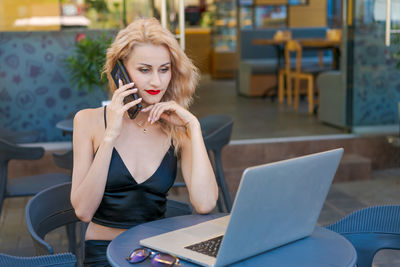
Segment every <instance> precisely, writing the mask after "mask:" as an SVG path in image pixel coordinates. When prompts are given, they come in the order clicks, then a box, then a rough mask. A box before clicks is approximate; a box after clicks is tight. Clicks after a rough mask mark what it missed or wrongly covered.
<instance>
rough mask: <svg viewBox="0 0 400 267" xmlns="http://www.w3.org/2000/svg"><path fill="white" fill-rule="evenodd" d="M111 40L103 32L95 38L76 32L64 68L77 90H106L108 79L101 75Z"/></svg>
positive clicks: (89, 91)
mask: <svg viewBox="0 0 400 267" xmlns="http://www.w3.org/2000/svg"><path fill="white" fill-rule="evenodd" d="M111 41H112V38H111V37H107V36H106V35H105V34H104V33H103V34H102V35H100V36H99V37H97V38H91V37H89V36H85V34H83V33H80V34H77V36H76V38H75V51H74V54H73V55H71V56H69V57H67V58H66V62H65V63H66V68H67V70H68V72H69V73H70V74H71V75H72V77H71V79H72V82H73V83H74V85H75V86H76V87H77V89H78V90H84V91H87V92H88V93H91V92H93V90H95V89H100V90H104V91H106V90H107V84H108V80H107V77H106V76H105V75H101V72H102V68H103V66H104V63H105V60H106V50H107V48H108V47H109V46H110V44H111Z"/></svg>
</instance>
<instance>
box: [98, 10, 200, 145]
mask: <svg viewBox="0 0 400 267" xmlns="http://www.w3.org/2000/svg"><path fill="white" fill-rule="evenodd" d="M139 44H152V45H162V46H164V47H165V48H167V50H168V51H169V54H170V57H171V74H172V75H171V81H170V83H169V85H168V89H167V90H166V92H165V95H164V96H163V98H162V99H161V101H171V100H173V101H175V102H177V103H178V104H179V105H181V106H183V107H184V108H186V109H187V108H188V107H189V105H190V104H191V103H192V101H193V94H194V91H195V89H196V86H197V83H198V81H199V73H198V69H197V68H196V67H195V66H194V65H193V63H192V61H191V60H190V59H189V58H188V57H187V56H186V54H185V53H184V52H183V51H182V49H181V47H180V45H179V44H178V42H177V41H176V39H175V37H174V36H173V35H172V33H171V32H170V31H169V30H167V29H165V28H163V27H162V26H161V24H160V23H159V21H158V20H157V19H155V18H141V19H137V20H135V21H133V22H132V23H131V24H129V25H128V26H127V27H126V28H124V29H122V30H120V31H119V32H118V34H117V36H116V38H115V40H114V42H113V43H112V44H111V46H110V48H108V49H107V55H106V63H105V65H104V68H103V73H104V74H106V75H107V78H108V81H109V87H110V90H111V92H114V91H115V90H116V86H115V84H114V82H113V80H112V78H111V70H112V68H113V67H114V65H115V63H116V62H117V60H118V59H121V60H123V61H125V60H126V59H127V58H128V57H129V55H130V54H131V53H132V51H133V49H134V47H135V46H136V45H139ZM159 123H160V124H161V127H162V130H163V131H164V132H165V133H166V134H167V135H168V136H169V137H170V138H172V140H173V143H174V145H175V152H178V151H179V150H180V148H181V145H182V139H183V137H184V136H183V135H184V134H186V133H185V131H182V130H181V129H178V127H174V126H173V125H171V124H169V123H167V122H166V121H164V120H160V122H159Z"/></svg>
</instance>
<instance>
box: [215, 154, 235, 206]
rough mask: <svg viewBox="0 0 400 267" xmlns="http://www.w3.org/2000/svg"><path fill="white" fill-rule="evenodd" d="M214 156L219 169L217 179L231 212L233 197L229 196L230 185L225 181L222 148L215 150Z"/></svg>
mask: <svg viewBox="0 0 400 267" xmlns="http://www.w3.org/2000/svg"><path fill="white" fill-rule="evenodd" d="M214 157H215V158H214V160H215V165H216V166H215V167H216V170H217V175H216V179H217V182H218V184H219V186H220V188H221V191H222V196H223V198H224V202H225V207H226V210H227V211H228V212H231V209H232V202H231V197H230V196H229V190H228V187H227V185H226V182H225V177H224V171H223V169H222V160H221V150H216V151H214Z"/></svg>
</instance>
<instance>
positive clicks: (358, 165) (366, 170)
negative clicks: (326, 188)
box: [334, 154, 372, 182]
mask: <svg viewBox="0 0 400 267" xmlns="http://www.w3.org/2000/svg"><path fill="white" fill-rule="evenodd" d="M371 162H372V161H371V159H369V158H367V157H364V156H361V155H359V154H344V155H343V158H342V160H341V162H340V164H339V168H338V170H337V172H336V175H335V178H334V182H348V181H360V180H369V179H371V165H372V163H371Z"/></svg>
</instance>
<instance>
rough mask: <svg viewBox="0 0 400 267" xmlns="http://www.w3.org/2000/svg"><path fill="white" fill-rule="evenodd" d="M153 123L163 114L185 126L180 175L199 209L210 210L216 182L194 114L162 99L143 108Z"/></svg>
mask: <svg viewBox="0 0 400 267" xmlns="http://www.w3.org/2000/svg"><path fill="white" fill-rule="evenodd" d="M148 111H150V114H149V121H150V122H151V123H154V122H155V121H157V120H158V119H160V118H163V119H165V120H167V121H169V122H171V123H173V124H175V125H180V126H184V127H186V130H187V132H188V135H187V136H186V138H185V139H184V142H183V145H182V151H181V168H182V174H183V178H184V180H185V183H186V186H187V188H188V191H189V196H190V202H191V203H192V205H193V207H194V208H195V210H196V211H197V212H198V213H209V212H210V211H212V209H213V208H214V207H215V204H216V201H217V198H218V186H217V183H216V180H215V175H214V171H213V169H212V166H211V163H210V159H209V158H208V154H207V151H206V148H205V145H204V141H203V136H202V134H201V128H200V123H199V121H198V120H197V118H196V117H195V116H194V115H193V114H192V113H190V112H189V111H188V110H186V109H185V108H183V107H181V106H180V105H178V104H177V103H175V102H174V101H169V102H162V103H158V104H155V105H154V106H149V107H147V108H145V109H144V110H143V112H148Z"/></svg>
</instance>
